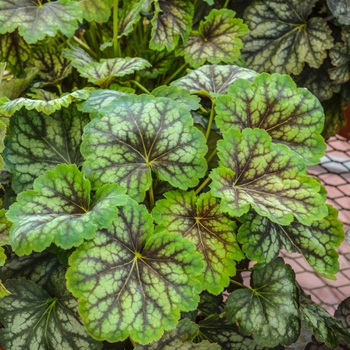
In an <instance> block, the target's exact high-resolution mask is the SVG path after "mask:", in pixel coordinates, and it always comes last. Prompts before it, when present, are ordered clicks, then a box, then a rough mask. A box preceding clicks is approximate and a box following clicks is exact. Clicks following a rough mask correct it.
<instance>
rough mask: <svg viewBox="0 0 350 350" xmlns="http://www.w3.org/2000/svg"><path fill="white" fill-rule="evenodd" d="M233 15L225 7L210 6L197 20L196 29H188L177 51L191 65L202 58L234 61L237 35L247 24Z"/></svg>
mask: <svg viewBox="0 0 350 350" xmlns="http://www.w3.org/2000/svg"><path fill="white" fill-rule="evenodd" d="M234 16H235V12H234V11H231V10H228V9H221V10H212V11H211V12H210V13H209V15H208V16H207V17H206V19H205V21H201V23H200V25H199V28H198V31H194V32H192V33H191V35H190V37H189V38H188V41H187V44H186V43H185V44H184V45H183V48H182V49H181V50H180V51H179V54H180V55H184V56H185V57H184V58H185V61H186V62H188V63H189V64H190V65H191V66H192V67H194V68H198V67H199V66H201V65H203V64H204V63H205V62H206V61H208V62H210V63H215V64H216V63H220V62H225V63H229V64H232V63H235V62H236V61H237V59H238V56H239V54H240V49H241V48H242V41H241V39H240V38H239V37H240V36H242V35H244V34H246V33H248V27H247V26H246V25H245V24H243V21H242V20H241V19H238V18H234Z"/></svg>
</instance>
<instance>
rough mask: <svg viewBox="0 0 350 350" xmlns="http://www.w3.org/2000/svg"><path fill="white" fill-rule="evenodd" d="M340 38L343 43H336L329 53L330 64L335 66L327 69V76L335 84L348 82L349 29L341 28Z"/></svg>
mask: <svg viewBox="0 0 350 350" xmlns="http://www.w3.org/2000/svg"><path fill="white" fill-rule="evenodd" d="M349 24H350V23H349ZM341 36H342V39H343V43H336V44H335V45H334V46H333V47H332V48H331V49H330V51H329V56H330V58H331V59H332V64H333V66H335V67H334V68H330V69H329V76H330V77H331V79H333V81H334V83H337V84H343V83H346V82H347V81H348V80H350V68H349V63H350V28H349V27H343V28H342V32H341Z"/></svg>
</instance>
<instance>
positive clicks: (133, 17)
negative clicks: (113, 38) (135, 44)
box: [118, 0, 153, 38]
mask: <svg viewBox="0 0 350 350" xmlns="http://www.w3.org/2000/svg"><path fill="white" fill-rule="evenodd" d="M152 2H153V0H139V1H123V8H122V10H121V11H120V12H119V13H120V18H119V21H118V38H120V37H121V36H123V35H129V34H130V33H131V32H132V30H133V25H134V24H135V23H136V22H138V21H139V20H140V18H141V16H140V12H143V11H147V10H148V8H149V7H150V5H151V3H152Z"/></svg>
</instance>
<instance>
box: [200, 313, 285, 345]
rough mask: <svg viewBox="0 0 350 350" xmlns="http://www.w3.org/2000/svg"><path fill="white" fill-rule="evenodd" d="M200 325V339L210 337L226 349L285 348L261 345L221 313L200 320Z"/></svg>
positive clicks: (212, 341)
mask: <svg viewBox="0 0 350 350" xmlns="http://www.w3.org/2000/svg"><path fill="white" fill-rule="evenodd" d="M198 326H199V335H198V339H208V340H209V341H210V342H211V343H217V344H219V345H220V346H221V347H222V349H225V350H284V347H283V346H281V345H278V346H277V347H274V348H273V349H271V347H268V348H267V347H265V346H261V345H259V344H258V343H257V342H256V341H254V339H253V338H252V337H251V336H249V335H242V334H240V333H239V331H238V327H237V326H236V324H234V323H231V322H229V321H228V320H227V319H226V318H225V317H221V316H220V315H211V316H209V317H207V318H206V319H205V320H203V321H200V322H199V323H198Z"/></svg>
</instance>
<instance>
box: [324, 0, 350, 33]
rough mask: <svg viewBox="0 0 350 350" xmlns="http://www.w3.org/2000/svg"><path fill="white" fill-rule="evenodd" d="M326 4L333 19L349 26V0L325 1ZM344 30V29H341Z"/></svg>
mask: <svg viewBox="0 0 350 350" xmlns="http://www.w3.org/2000/svg"><path fill="white" fill-rule="evenodd" d="M327 4H328V7H329V9H330V10H331V12H332V13H333V15H334V17H336V18H337V20H338V21H339V23H341V24H345V25H349V24H350V1H349V0H336V1H335V0H327ZM343 28H344V27H343Z"/></svg>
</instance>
